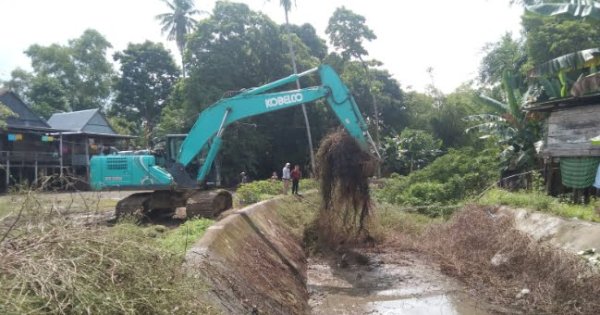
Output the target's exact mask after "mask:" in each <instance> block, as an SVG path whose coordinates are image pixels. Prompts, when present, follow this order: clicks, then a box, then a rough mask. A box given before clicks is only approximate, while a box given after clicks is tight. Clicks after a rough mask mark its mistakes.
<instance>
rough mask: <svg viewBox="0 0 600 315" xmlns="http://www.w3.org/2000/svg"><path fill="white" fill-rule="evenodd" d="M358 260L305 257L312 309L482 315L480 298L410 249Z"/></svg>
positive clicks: (342, 312) (325, 312)
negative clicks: (474, 297) (478, 300)
mask: <svg viewBox="0 0 600 315" xmlns="http://www.w3.org/2000/svg"><path fill="white" fill-rule="evenodd" d="M367 257H368V258H369V262H368V263H367V264H364V262H363V263H362V264H361V263H360V261H358V262H357V261H352V260H353V259H352V258H348V256H346V257H344V258H343V259H338V260H337V261H328V260H325V259H321V258H310V259H309V267H308V290H309V293H310V301H309V304H310V306H311V308H312V313H313V314H328V315H329V314H348V315H354V314H373V315H375V314H386V315H387V314H411V315H420V314H427V315H437V314H444V315H454V314H456V315H486V314H490V313H489V312H488V311H486V309H484V307H485V306H483V304H482V303H480V302H477V301H475V300H474V299H473V298H472V297H471V296H469V295H467V294H465V293H464V289H463V287H462V286H461V285H460V284H459V283H457V282H456V281H454V280H453V279H451V278H448V277H447V276H444V275H443V274H442V273H440V271H439V270H436V269H435V268H433V267H430V266H428V265H427V264H425V263H424V261H423V260H422V259H420V258H418V256H416V255H415V254H412V253H402V254H381V253H379V254H367Z"/></svg>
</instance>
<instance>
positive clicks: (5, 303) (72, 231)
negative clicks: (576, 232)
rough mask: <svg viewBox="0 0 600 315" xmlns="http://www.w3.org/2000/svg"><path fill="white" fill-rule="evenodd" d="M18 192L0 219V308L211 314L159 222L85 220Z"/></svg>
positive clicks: (10, 311)
mask: <svg viewBox="0 0 600 315" xmlns="http://www.w3.org/2000/svg"><path fill="white" fill-rule="evenodd" d="M23 198H24V199H23V203H22V205H21V207H20V208H18V209H17V210H15V211H14V215H11V216H10V217H7V218H4V219H3V220H2V222H0V239H1V241H0V288H1V289H0V290H1V293H0V313H1V314H26V313H27V314H30V313H35V314H190V313H194V314H195V313H204V314H211V313H216V312H215V311H214V309H213V308H212V307H211V306H210V304H208V303H207V302H205V301H202V300H201V299H199V297H200V296H201V294H202V292H203V291H205V290H207V287H206V286H205V285H204V284H203V283H201V282H199V281H198V280H197V279H195V278H193V277H190V276H188V275H187V274H186V273H185V272H184V270H183V269H182V268H181V264H182V262H183V261H182V255H181V253H180V252H178V249H177V247H176V246H174V245H171V243H169V242H168V241H166V240H168V239H169V238H170V237H171V236H169V237H166V238H165V241H164V242H165V243H162V242H161V241H160V239H161V235H163V234H164V235H166V234H168V231H166V228H165V227H161V226H154V227H149V228H141V227H139V226H136V225H133V224H129V223H123V224H117V225H115V226H113V227H108V226H104V225H89V224H88V225H86V226H84V225H82V224H78V223H76V222H74V221H73V220H71V219H70V218H68V217H67V216H64V215H62V214H61V213H60V212H58V211H56V210H54V211H53V212H47V211H46V210H45V208H44V207H42V206H40V201H39V200H37V199H36V198H35V196H34V195H33V194H27V195H24V196H23ZM197 224H199V223H197V222H193V221H192V223H190V225H191V226H192V227H196V225H197ZM186 235H187V234H186ZM172 238H173V239H174V240H175V239H177V240H180V238H181V237H179V236H177V235H175V233H174V236H172ZM173 243H178V242H175V241H173Z"/></svg>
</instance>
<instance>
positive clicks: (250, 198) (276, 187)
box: [234, 178, 318, 207]
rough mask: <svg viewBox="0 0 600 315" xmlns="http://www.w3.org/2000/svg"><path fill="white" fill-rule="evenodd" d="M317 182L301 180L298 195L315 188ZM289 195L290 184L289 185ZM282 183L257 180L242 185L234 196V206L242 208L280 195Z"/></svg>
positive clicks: (306, 179)
mask: <svg viewBox="0 0 600 315" xmlns="http://www.w3.org/2000/svg"><path fill="white" fill-rule="evenodd" d="M317 186H318V183H317V181H315V180H313V179H309V178H305V179H301V180H300V184H299V191H300V193H302V192H305V191H307V190H311V189H315V188H317ZM289 189H290V191H289V192H288V193H291V189H292V187H291V183H290V188H289ZM282 192H283V183H282V182H281V181H271V180H269V179H266V180H257V181H253V182H250V183H247V184H243V185H242V186H241V187H239V188H238V189H237V191H236V192H235V195H234V205H235V206H236V207H242V206H245V205H249V204H252V203H257V202H259V201H263V200H267V199H271V198H273V197H275V196H277V195H280V194H282Z"/></svg>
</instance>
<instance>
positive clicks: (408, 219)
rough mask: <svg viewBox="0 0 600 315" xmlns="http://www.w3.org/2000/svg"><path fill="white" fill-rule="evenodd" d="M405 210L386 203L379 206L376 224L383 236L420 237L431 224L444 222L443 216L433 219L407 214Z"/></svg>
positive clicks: (413, 213) (415, 213) (421, 215)
mask: <svg viewBox="0 0 600 315" xmlns="http://www.w3.org/2000/svg"><path fill="white" fill-rule="evenodd" d="M403 209H404V208H403V207H402V206H399V205H395V204H390V203H385V202H382V203H378V204H377V207H376V209H375V210H376V212H375V215H376V218H377V220H376V221H375V222H376V223H377V225H378V227H379V229H381V231H380V232H381V233H382V234H383V235H391V234H396V233H402V234H405V235H419V234H420V233H421V232H423V231H424V230H425V228H426V227H427V226H428V225H429V224H431V223H435V222H441V221H443V220H444V219H443V217H441V216H438V217H435V218H432V217H431V216H429V215H425V214H421V213H417V212H407V211H404V210H403Z"/></svg>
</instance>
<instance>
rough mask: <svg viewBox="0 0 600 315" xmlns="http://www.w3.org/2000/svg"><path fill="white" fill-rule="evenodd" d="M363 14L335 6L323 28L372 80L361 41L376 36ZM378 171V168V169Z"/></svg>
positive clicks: (376, 114) (376, 119)
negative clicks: (359, 64) (361, 66)
mask: <svg viewBox="0 0 600 315" xmlns="http://www.w3.org/2000/svg"><path fill="white" fill-rule="evenodd" d="M365 23H366V19H365V17H364V16H362V15H359V14H356V13H354V12H352V11H351V10H348V9H346V8H345V7H343V6H342V7H341V8H337V9H336V10H335V11H334V12H333V15H332V16H331V18H329V23H328V24H327V28H326V29H325V33H326V34H328V35H329V40H330V42H331V44H332V45H333V46H334V47H335V48H336V49H338V50H341V54H342V58H343V59H344V60H346V61H349V60H351V59H352V58H356V59H358V60H359V61H360V62H361V64H362V65H363V68H364V70H365V75H366V76H367V78H368V79H369V80H372V78H371V76H370V72H369V69H368V65H367V63H365V61H364V58H363V57H364V56H367V55H368V54H369V53H368V51H367V50H366V49H365V48H364V46H363V42H364V41H365V40H366V41H371V40H374V39H376V38H377V36H375V33H374V32H373V31H372V30H371V29H370V28H369V27H368V26H367V25H366V24H365ZM372 89H373V87H372V86H369V90H370V92H371V95H372V105H373V115H374V117H373V118H374V126H375V143H376V144H377V146H379V119H380V117H379V110H378V108H377V100H376V98H375V96H374V95H373V91H372ZM378 172H379V170H378Z"/></svg>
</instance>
